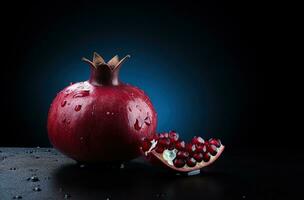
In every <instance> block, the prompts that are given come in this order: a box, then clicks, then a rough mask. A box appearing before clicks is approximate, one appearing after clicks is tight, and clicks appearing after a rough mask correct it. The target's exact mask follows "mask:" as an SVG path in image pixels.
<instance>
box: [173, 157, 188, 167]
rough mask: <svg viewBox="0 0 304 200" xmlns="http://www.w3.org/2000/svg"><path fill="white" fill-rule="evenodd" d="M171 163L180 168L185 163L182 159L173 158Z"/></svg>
mask: <svg viewBox="0 0 304 200" xmlns="http://www.w3.org/2000/svg"><path fill="white" fill-rule="evenodd" d="M173 164H174V166H175V167H177V168H182V167H183V166H185V164H186V163H185V161H184V160H183V159H174V160H173Z"/></svg>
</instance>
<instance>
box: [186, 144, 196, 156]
mask: <svg viewBox="0 0 304 200" xmlns="http://www.w3.org/2000/svg"><path fill="white" fill-rule="evenodd" d="M186 150H187V151H188V152H189V153H190V154H193V153H194V152H195V150H196V147H195V145H194V144H191V143H190V144H187V145H186Z"/></svg>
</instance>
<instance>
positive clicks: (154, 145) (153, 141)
mask: <svg viewBox="0 0 304 200" xmlns="http://www.w3.org/2000/svg"><path fill="white" fill-rule="evenodd" d="M156 145H157V141H156V140H152V141H151V147H150V149H149V150H148V151H146V152H145V155H146V156H147V155H148V154H149V153H150V152H151V151H152V150H153V149H154V148H155V147H156Z"/></svg>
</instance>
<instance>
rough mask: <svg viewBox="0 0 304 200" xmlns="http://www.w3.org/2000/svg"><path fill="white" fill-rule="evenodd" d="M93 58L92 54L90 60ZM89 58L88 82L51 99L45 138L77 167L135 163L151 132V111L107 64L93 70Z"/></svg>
mask: <svg viewBox="0 0 304 200" xmlns="http://www.w3.org/2000/svg"><path fill="white" fill-rule="evenodd" d="M98 56H99V55H98V54H94V59H95V61H96V59H98ZM96 57H97V58H96ZM94 59H93V62H91V63H90V64H91V77H90V80H88V81H85V82H79V83H75V84H72V85H70V86H68V87H66V88H65V89H63V90H62V91H61V92H59V93H58V94H57V96H56V98H55V99H54V100H53V103H52V104H51V107H50V110H49V114H48V124H47V128H48V136H49V139H50V141H51V143H52V144H53V146H54V147H55V148H57V149H58V150H60V151H61V152H62V153H64V154H66V155H67V156H69V157H71V158H73V159H75V160H76V161H80V162H115V161H127V160H130V159H133V158H136V157H137V156H139V155H140V150H139V144H140V139H141V138H142V137H148V136H150V135H152V134H153V133H155V130H156V126H157V116H156V112H155V110H154V108H153V105H152V103H151V101H150V100H149V98H148V96H147V95H146V94H145V93H144V92H143V91H142V90H141V89H139V88H137V87H134V86H131V85H129V84H124V83H121V82H120V81H118V72H117V71H115V68H114V67H113V66H112V68H114V70H111V66H110V64H109V63H108V64H106V63H103V65H102V66H98V63H97V64H96V62H94ZM112 60H113V59H112ZM85 61H87V62H90V61H88V60H85ZM102 61H103V60H102ZM117 62H118V61H117ZM121 63H122V62H121ZM121 63H120V64H121ZM94 65H95V66H94ZM106 65H107V66H106ZM96 66H97V67H96ZM109 66H110V67H109ZM119 67H120V65H119V66H118V70H119ZM101 74H103V75H101Z"/></svg>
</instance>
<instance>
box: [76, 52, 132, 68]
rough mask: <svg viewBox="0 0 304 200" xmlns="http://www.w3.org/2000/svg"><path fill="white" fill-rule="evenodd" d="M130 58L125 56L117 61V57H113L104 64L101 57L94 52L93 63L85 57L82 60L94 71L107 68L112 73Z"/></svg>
mask: <svg viewBox="0 0 304 200" xmlns="http://www.w3.org/2000/svg"><path fill="white" fill-rule="evenodd" d="M130 57H131V56H130V55H126V56H125V57H124V58H122V59H121V60H119V58H118V55H115V56H114V57H113V58H111V59H110V60H109V61H108V62H107V63H106V62H105V60H104V59H103V58H102V56H100V55H99V54H98V53H97V52H94V55H93V61H90V60H89V59H87V58H85V57H83V58H82V60H83V61H85V62H86V63H88V64H90V65H91V66H92V67H94V68H96V69H97V68H99V67H103V66H107V67H108V68H109V69H110V70H111V71H114V70H116V69H119V67H120V66H121V65H122V64H123V63H124V62H125V61H126V60H127V58H130Z"/></svg>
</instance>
